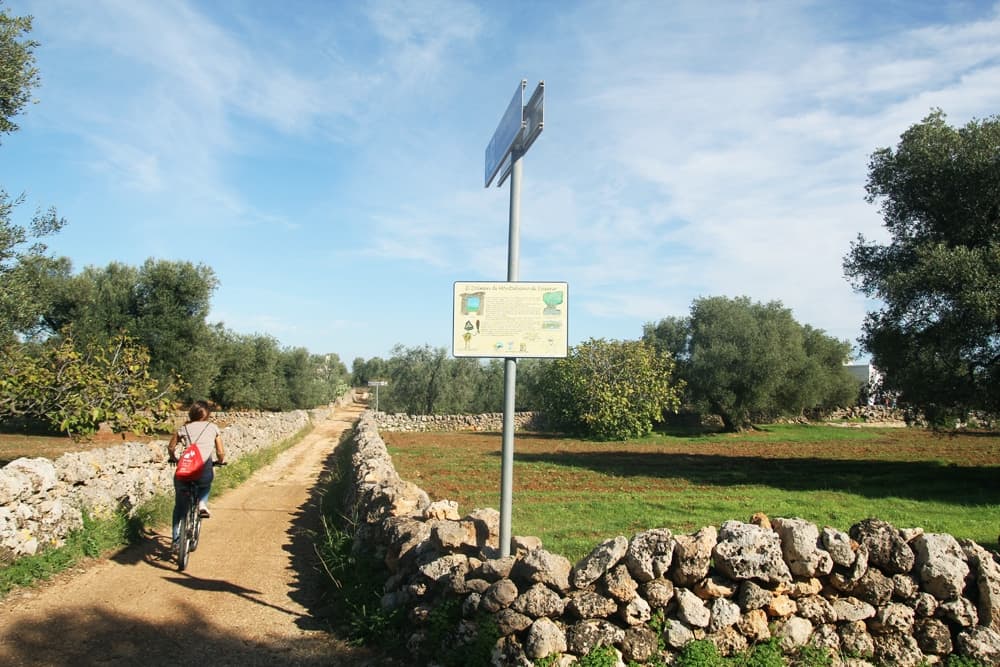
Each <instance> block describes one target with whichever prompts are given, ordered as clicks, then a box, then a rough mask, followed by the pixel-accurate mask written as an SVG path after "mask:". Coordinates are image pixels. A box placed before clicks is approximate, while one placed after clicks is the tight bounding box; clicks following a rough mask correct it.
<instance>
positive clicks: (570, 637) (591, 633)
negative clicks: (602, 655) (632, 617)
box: [566, 619, 625, 656]
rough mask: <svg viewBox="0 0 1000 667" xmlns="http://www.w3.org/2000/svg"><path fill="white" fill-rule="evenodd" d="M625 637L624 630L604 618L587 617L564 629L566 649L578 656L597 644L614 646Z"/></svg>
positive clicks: (589, 650) (585, 653) (592, 648)
mask: <svg viewBox="0 0 1000 667" xmlns="http://www.w3.org/2000/svg"><path fill="white" fill-rule="evenodd" d="M624 638H625V631H624V630H622V629H621V628H619V627H618V626H617V625H615V624H614V623H611V622H610V621H606V620H604V619H587V620H585V621H580V622H579V623H575V624H574V625H571V626H569V627H568V628H567V629H566V650H568V651H569V652H570V653H572V654H574V655H578V656H584V655H587V654H588V653H590V652H591V651H592V650H594V649H595V648H597V647H598V646H614V645H616V644H619V643H621V641H622V640H623V639H624Z"/></svg>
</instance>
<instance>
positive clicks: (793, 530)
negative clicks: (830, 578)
mask: <svg viewBox="0 0 1000 667" xmlns="http://www.w3.org/2000/svg"><path fill="white" fill-rule="evenodd" d="M771 525H772V526H773V529H774V532H776V533H777V534H778V537H779V538H780V539H781V552H782V555H783V556H784V559H785V562H786V563H787V564H788V569H789V570H790V571H791V573H792V574H793V575H795V576H799V577H814V576H816V575H824V574H829V573H830V571H831V570H833V558H832V557H831V556H830V553H829V552H827V551H825V550H823V549H820V548H819V546H818V545H819V542H820V539H819V528H817V527H816V525H815V524H813V523H810V522H809V521H806V520H805V519H799V518H797V517H796V518H791V519H787V518H780V517H779V518H776V519H774V520H773V521H772V522H771Z"/></svg>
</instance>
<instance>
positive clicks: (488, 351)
mask: <svg viewBox="0 0 1000 667" xmlns="http://www.w3.org/2000/svg"><path fill="white" fill-rule="evenodd" d="M454 296H455V303H454V318H453V330H452V353H453V354H454V356H456V357H501V358H518V357H536V358H557V357H565V356H566V354H567V350H568V349H569V331H568V328H569V327H568V299H569V286H568V284H567V283H564V282H556V283H544V282H471V281H470V282H456V283H455V295H454Z"/></svg>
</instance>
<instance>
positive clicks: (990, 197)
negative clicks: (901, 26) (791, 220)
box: [844, 110, 1000, 421]
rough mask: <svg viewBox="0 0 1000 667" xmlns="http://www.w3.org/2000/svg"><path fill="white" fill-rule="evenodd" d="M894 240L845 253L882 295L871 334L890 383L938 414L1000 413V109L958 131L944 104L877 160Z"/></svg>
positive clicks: (873, 182)
mask: <svg viewBox="0 0 1000 667" xmlns="http://www.w3.org/2000/svg"><path fill="white" fill-rule="evenodd" d="M866 190H867V196H866V199H867V201H868V202H869V203H877V204H879V205H880V207H881V211H882V217H883V220H884V223H883V224H884V227H885V229H886V230H887V231H888V233H889V241H888V243H878V242H875V241H871V240H868V239H866V238H865V237H864V236H860V235H859V236H858V238H857V240H856V241H855V242H854V243H853V244H852V246H851V251H850V253H849V254H848V255H847V257H846V258H845V260H844V271H845V274H846V276H847V277H848V279H849V280H850V281H851V283H852V285H853V286H854V288H855V290H857V291H858V292H861V293H862V294H864V295H866V296H868V297H871V298H873V299H876V300H878V301H880V302H881V304H882V305H881V307H880V308H878V309H877V310H875V311H873V312H870V313H868V315H867V317H866V318H865V321H864V325H863V332H862V336H861V338H860V342H861V344H862V346H863V347H864V348H865V349H866V350H867V351H868V352H870V353H871V356H872V363H873V364H874V365H875V366H876V367H878V368H879V369H880V370H881V371H882V372H883V373H884V375H885V378H884V383H883V387H884V388H885V389H886V390H889V391H894V392H898V394H899V397H900V400H901V401H903V402H904V403H908V404H910V405H912V406H915V407H917V408H919V409H921V410H923V411H924V412H925V413H926V414H927V416H928V417H929V418H930V419H931V420H932V421H938V420H940V419H943V417H945V416H948V415H956V414H960V413H964V412H965V411H967V410H970V409H984V410H988V411H993V412H996V411H998V410H1000V116H992V117H990V118H987V119H984V120H972V121H970V122H968V123H967V124H966V125H965V126H964V127H959V128H955V127H952V126H950V125H948V124H947V123H946V122H945V114H944V113H943V112H942V111H940V110H936V111H934V112H932V113H931V114H930V115H928V116H927V117H926V118H924V119H923V120H922V121H921V122H919V123H917V124H916V125H913V126H912V127H910V128H909V129H908V130H906V132H904V133H903V135H902V136H901V137H900V141H899V144H898V145H897V146H896V147H895V148H894V149H893V148H880V149H878V150H876V151H875V152H874V153H873V154H872V156H871V160H870V162H869V165H868V183H867V186H866Z"/></svg>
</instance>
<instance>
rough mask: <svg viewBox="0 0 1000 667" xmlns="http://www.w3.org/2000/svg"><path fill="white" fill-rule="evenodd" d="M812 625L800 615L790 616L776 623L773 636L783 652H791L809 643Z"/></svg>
mask: <svg viewBox="0 0 1000 667" xmlns="http://www.w3.org/2000/svg"><path fill="white" fill-rule="evenodd" d="M812 631H813V625H812V623H810V622H809V621H808V620H806V619H804V618H802V617H801V616H791V617H789V618H786V619H785V620H784V621H782V622H780V623H779V624H778V627H777V629H776V630H775V631H774V636H775V637H776V638H777V640H778V644H779V645H780V646H781V648H782V650H783V651H785V652H791V651H793V650H795V649H797V648H799V647H800V646H805V645H806V644H808V643H809V638H810V637H811V636H812Z"/></svg>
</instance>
